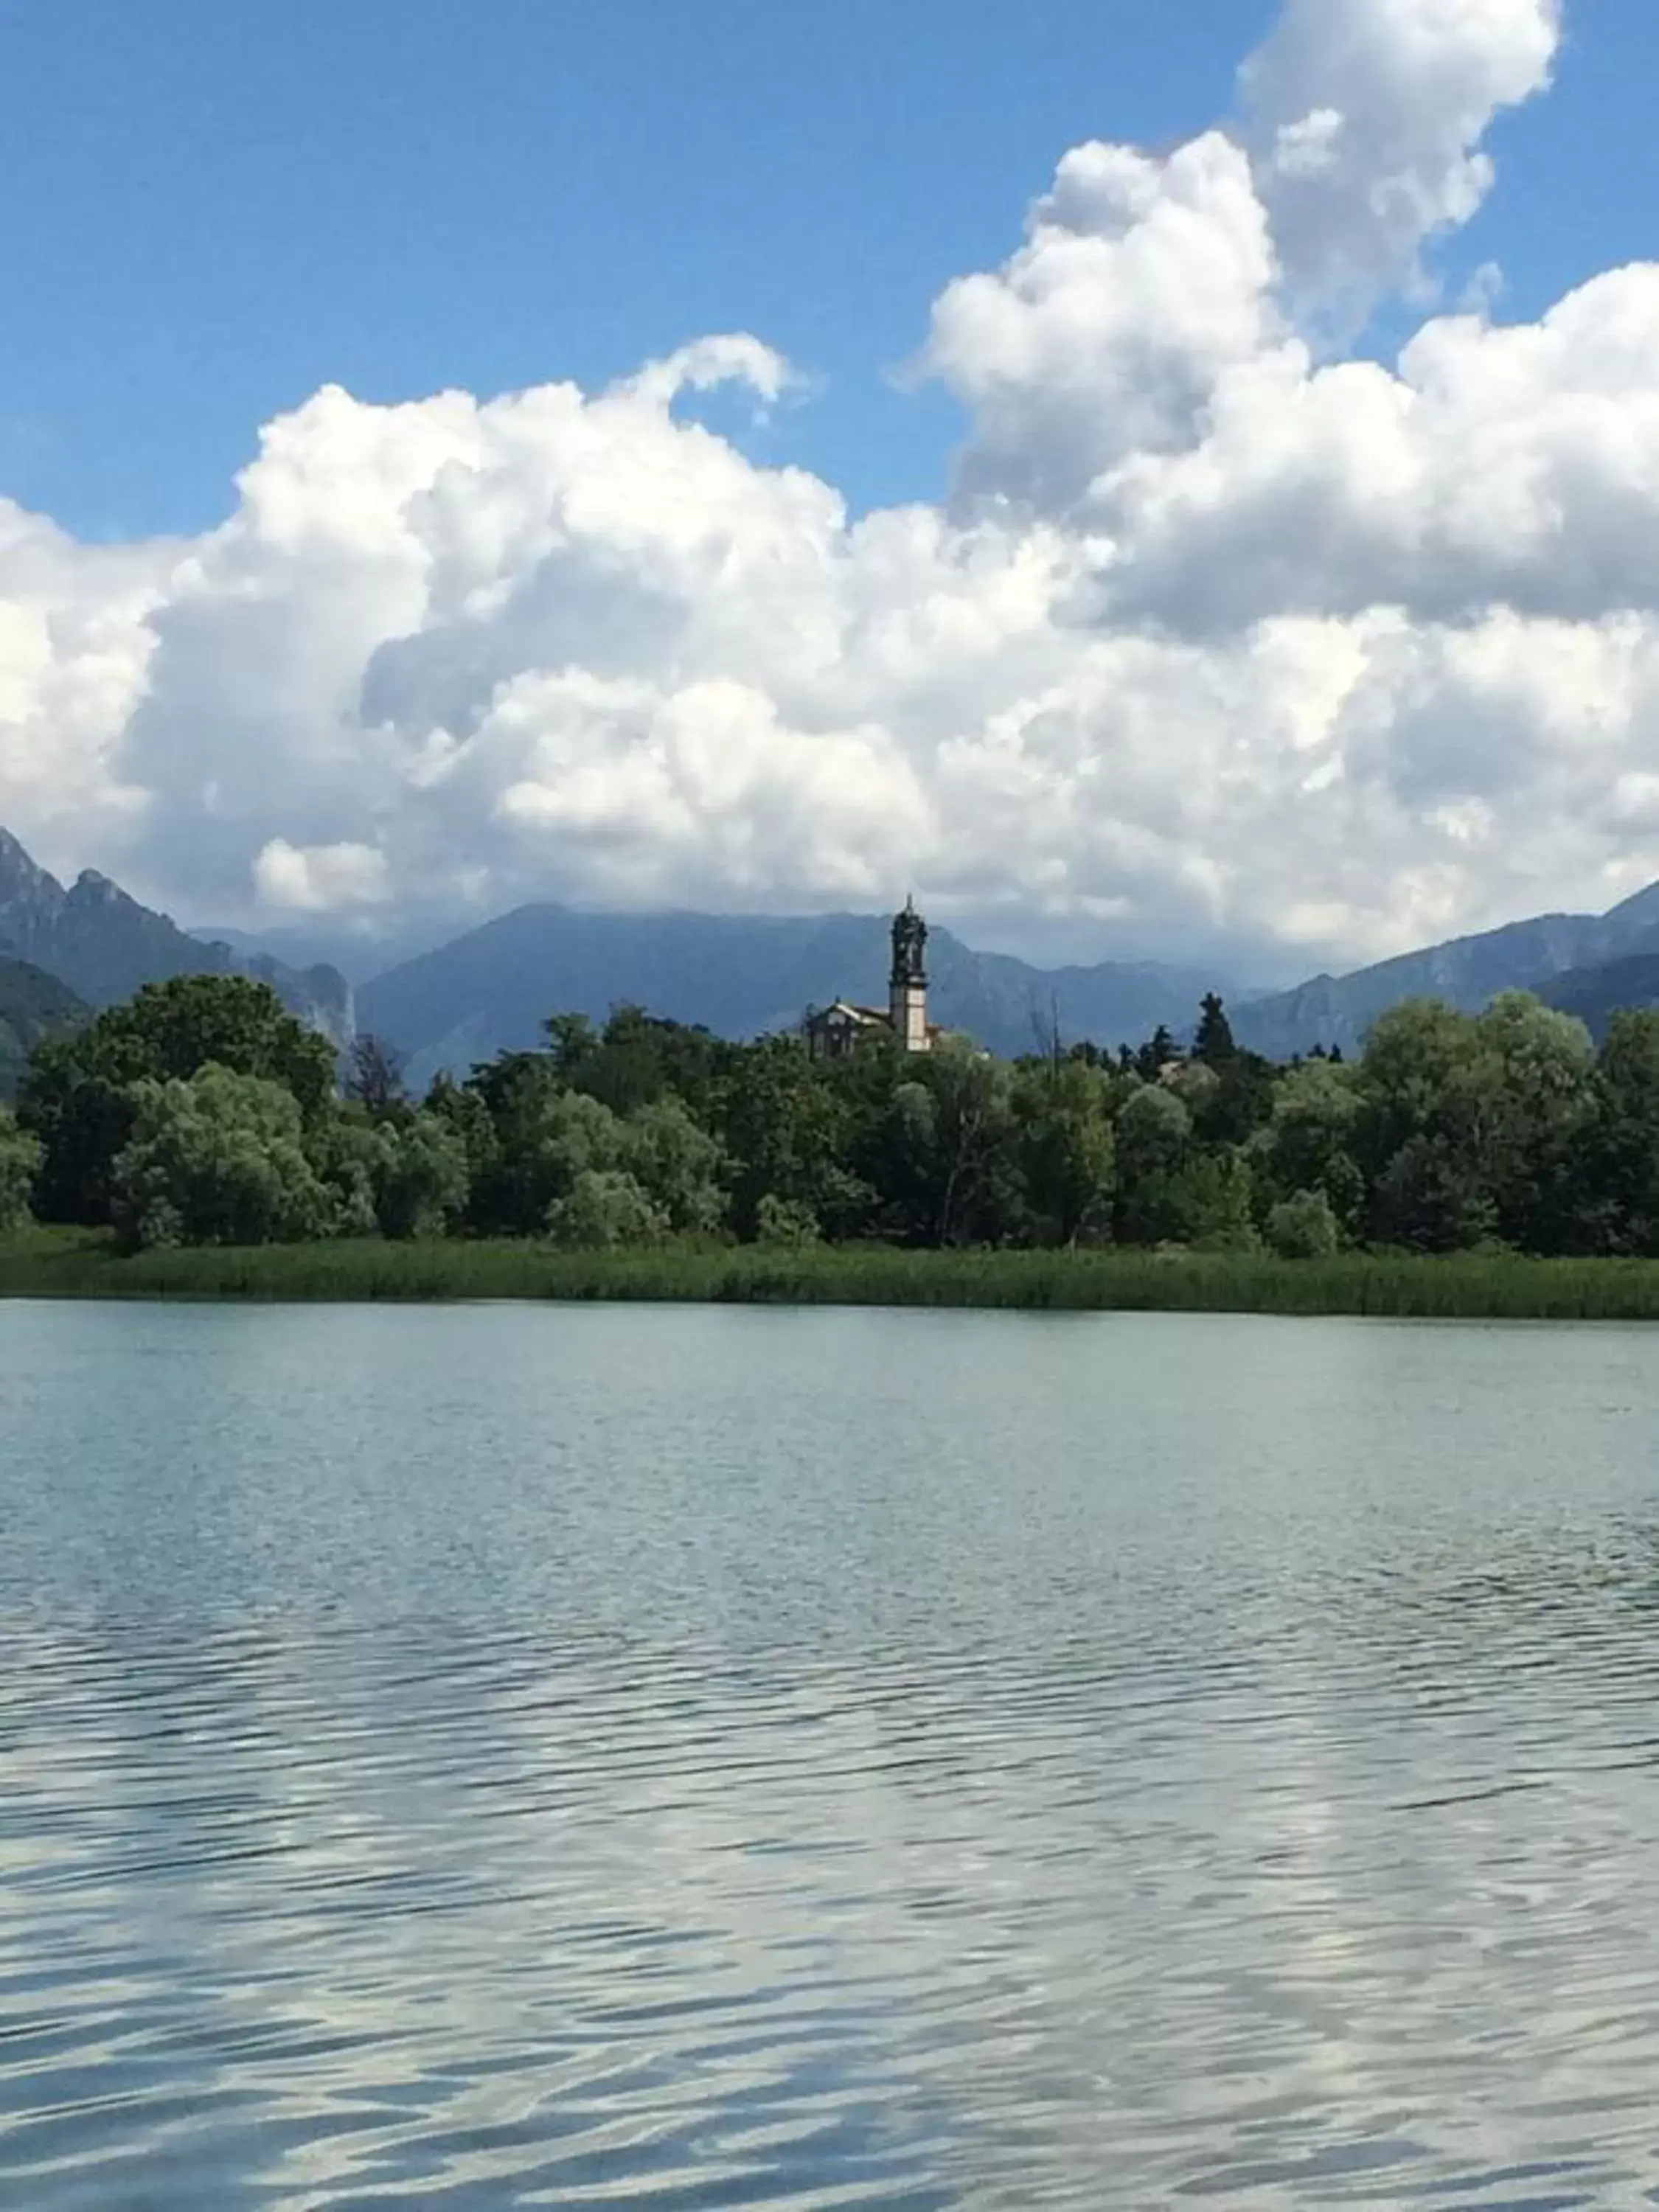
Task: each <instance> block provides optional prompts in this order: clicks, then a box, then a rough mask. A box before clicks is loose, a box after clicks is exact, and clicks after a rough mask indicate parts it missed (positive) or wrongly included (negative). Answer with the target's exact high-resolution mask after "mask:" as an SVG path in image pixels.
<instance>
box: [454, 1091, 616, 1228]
mask: <svg viewBox="0 0 1659 2212" xmlns="http://www.w3.org/2000/svg"><path fill="white" fill-rule="evenodd" d="M468 1087H469V1089H472V1090H474V1091H475V1095H477V1097H481V1098H482V1099H483V1102H484V1103H485V1106H486V1108H487V1109H488V1111H489V1116H490V1121H491V1126H492V1130H493V1138H494V1141H493V1144H492V1145H491V1146H490V1148H489V1155H488V1158H486V1159H485V1161H484V1163H483V1165H482V1166H481V1167H480V1168H479V1169H478V1170H476V1171H475V1174H474V1178H473V1184H472V1189H473V1200H474V1202H473V1208H472V1212H473V1218H474V1221H475V1223H476V1225H477V1227H479V1228H481V1229H483V1230H486V1231H490V1232H493V1233H495V1234H496V1235H501V1236H508V1237H533V1236H537V1235H539V1234H540V1233H541V1231H542V1230H543V1227H544V1224H545V1223H546V1220H547V1212H548V1208H549V1206H552V1205H553V1204H554V1203H555V1202H556V1200H559V1199H562V1198H564V1197H566V1196H568V1194H569V1192H570V1189H571V1187H572V1185H573V1184H574V1182H575V1179H576V1177H577V1176H579V1175H580V1174H582V1173H583V1172H584V1171H585V1170H587V1169H590V1168H591V1169H593V1170H596V1171H605V1170H610V1169H615V1168H620V1166H621V1164H622V1158H621V1155H622V1146H623V1125H622V1123H621V1121H619V1120H618V1119H617V1115H615V1114H613V1113H612V1112H611V1109H610V1108H609V1107H608V1106H606V1105H605V1104H603V1103H601V1102H600V1101H599V1099H597V1098H593V1097H589V1096H588V1094H587V1093H586V1091H571V1090H568V1089H566V1088H565V1087H564V1085H562V1082H561V1080H560V1078H559V1076H558V1073H557V1072H556V1069H555V1067H554V1066H553V1063H552V1060H551V1057H550V1055H549V1054H546V1053H514V1054H507V1055H504V1056H503V1058H502V1059H501V1060H495V1061H493V1062H491V1064H490V1065H489V1066H488V1067H485V1068H481V1069H479V1070H477V1073H475V1075H474V1076H473V1078H472V1082H471V1085H469V1086H468Z"/></svg>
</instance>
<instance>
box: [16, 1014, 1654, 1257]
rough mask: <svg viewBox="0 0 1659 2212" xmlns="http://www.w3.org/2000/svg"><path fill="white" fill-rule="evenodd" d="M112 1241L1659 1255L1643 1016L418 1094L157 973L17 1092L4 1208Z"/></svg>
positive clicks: (938, 1055) (885, 1054)
mask: <svg viewBox="0 0 1659 2212" xmlns="http://www.w3.org/2000/svg"><path fill="white" fill-rule="evenodd" d="M31 1216H33V1218H38V1219H40V1220H42V1221H46V1222H64V1223H77V1224H82V1225H88V1226H93V1227H99V1228H105V1229H109V1230H112V1231H114V1233H115V1234H116V1236H117V1237H118V1239H119V1241H120V1243H122V1245H123V1246H124V1247H125V1248H126V1249H132V1250H138V1249H145V1248H149V1247H155V1246H159V1245H169V1244H261V1243H283V1242H296V1241H302V1240H307V1239H312V1238H324V1237H365V1236H380V1237H545V1238H550V1239H552V1240H554V1241H556V1242H557V1243H562V1244H565V1245H568V1246H573V1247H580V1248H584V1249H598V1248H605V1247H611V1246H623V1245H643V1244H651V1243H661V1242H664V1241H666V1240H669V1239H673V1238H694V1239H701V1240H717V1239H734V1240H737V1241H739V1242H743V1243H774V1244H792V1245H803V1244H810V1243H816V1242H817V1241H820V1240H823V1241H829V1242H835V1243H845V1242H852V1241H857V1240H880V1241H884V1242H888V1243H900V1244H905V1245H909V1246H915V1247H933V1248H946V1247H964V1246H977V1247H996V1246H1049V1247H1066V1246H1079V1245H1108V1244H1121V1245H1130V1246H1142V1247H1146V1246H1177V1247H1178V1246H1185V1247H1189V1248H1195V1249H1206V1250H1228V1249H1234V1250H1260V1249H1269V1250H1272V1251H1275V1252H1278V1253H1279V1254H1282V1255H1285V1256H1287V1257H1297V1256H1305V1257H1316V1256H1322V1255H1327V1254H1329V1253H1332V1252H1334V1251H1337V1250H1339V1249H1343V1248H1346V1247H1357V1248H1372V1249H1376V1248H1383V1249H1412V1250H1417V1251H1422V1252H1450V1251H1457V1250H1468V1249H1512V1250H1516V1251H1524V1252H1531V1253H1541V1254H1573V1255H1659V1013H1655V1012H1625V1013H1620V1014H1619V1015H1617V1016H1615V1018H1614V1019H1613V1023H1612V1025H1611V1027H1610V1030H1609V1031H1608V1035H1607V1041H1606V1042H1605V1044H1604V1045H1603V1047H1602V1048H1601V1050H1600V1052H1599V1053H1598V1052H1597V1050H1596V1049H1595V1047H1594V1046H1593V1044H1592V1042H1591V1040H1590V1037H1589V1033H1588V1031H1587V1030H1585V1029H1584V1028H1583V1025H1582V1024H1580V1023H1578V1022H1577V1021H1576V1020H1574V1019H1572V1018H1570V1017H1568V1016H1566V1015H1564V1014H1561V1013H1559V1012H1554V1011H1553V1010H1552V1009H1550V1008H1548V1007H1547V1006H1543V1005H1541V1003H1540V1002H1539V1001H1538V1000H1535V999H1533V998H1531V997H1529V996H1528V995H1527V994H1523V993H1519V992H1512V993H1507V994H1504V995H1503V996H1502V997H1500V998H1498V999H1497V1000H1494V1001H1493V1003H1492V1006H1489V1007H1488V1008H1487V1009H1486V1012H1483V1013H1480V1014H1477V1015H1473V1016H1470V1015H1464V1014H1460V1013H1457V1012H1454V1011H1453V1010H1452V1009H1451V1008H1449V1007H1448V1006H1443V1005H1442V1004H1440V1003H1438V1002H1437V1001H1433V1000H1415V1001H1412V1002H1410V1003H1408V1004H1406V1005H1403V1006H1396V1007H1395V1008H1394V1009H1393V1010H1392V1011H1391V1012H1388V1013H1386V1014H1384V1015H1383V1017H1382V1018H1380V1019H1379V1020H1378V1022H1377V1023H1376V1027H1375V1028H1374V1030H1372V1032H1371V1034H1370V1037H1369V1039H1368V1040H1367V1042H1366V1045H1365V1048H1364V1052H1363V1054H1360V1055H1359V1056H1358V1058H1357V1059H1355V1060H1352V1061H1344V1060H1341V1059H1340V1056H1338V1055H1337V1054H1330V1055H1325V1054H1315V1055H1314V1056H1313V1057H1311V1058H1310V1059H1308V1060H1303V1061H1300V1062H1297V1063H1294V1064H1292V1065H1291V1066H1275V1065H1273V1064H1272V1063H1270V1062H1268V1061H1267V1060H1262V1059H1261V1058H1259V1057H1258V1056H1257V1055H1255V1054H1252V1053H1249V1052H1247V1051H1244V1050H1243V1049H1242V1048H1239V1047H1238V1046H1237V1044H1236V1042H1234V1039H1233V1036H1232V1034H1231V1029H1230V1027H1229V1025H1228V1021H1227V1017H1226V1012H1225V1007H1224V1006H1223V1005H1222V1003H1221V1001H1220V1000H1219V999H1218V998H1215V997H1213V996H1212V997H1210V998H1208V999H1206V1000H1205V1001H1204V1004H1203V1007H1202V1010H1201V1018H1200V1021H1199V1023H1198V1025H1197V1028H1196V1030H1195V1032H1194V1036H1193V1040H1192V1042H1191V1043H1190V1044H1189V1045H1183V1044H1182V1043H1181V1042H1178V1041H1177V1040H1176V1038H1175V1037H1174V1036H1171V1035H1170V1032H1169V1031H1168V1030H1159V1031H1158V1033H1157V1035H1156V1036H1153V1037H1152V1038H1150V1039H1148V1040H1147V1041H1146V1043H1145V1044H1143V1045H1141V1046H1140V1047H1139V1048H1121V1049H1120V1050H1118V1051H1116V1052H1112V1053H1108V1052H1104V1051H1102V1050H1101V1049H1099V1048H1097V1047H1095V1046H1093V1045H1090V1044H1076V1045H1072V1046H1067V1045H1066V1043H1065V1042H1063V1041H1062V1040H1061V1039H1060V1037H1059V1036H1058V1035H1050V1036H1047V1037H1045V1038H1043V1039H1042V1042H1041V1043H1040V1045H1038V1046H1037V1047H1036V1048H1034V1049H1033V1050H1032V1052H1030V1054H1027V1055H1025V1056H1024V1057H1023V1058H1019V1059H1016V1060H999V1059H995V1058H993V1057H992V1056H991V1055H989V1054H986V1053H983V1052H981V1051H979V1050H977V1049H976V1048H975V1047H974V1046H973V1045H972V1044H971V1042H969V1041H968V1040H966V1039H947V1040H945V1042H943V1043H942V1044H941V1045H940V1047H939V1049H937V1050H936V1051H934V1052H933V1053H930V1054H927V1055H926V1056H921V1057H915V1058H911V1057H907V1056H905V1055H903V1054H901V1053H899V1052H898V1051H896V1049H895V1048H893V1047H892V1046H891V1045H890V1043H888V1042H872V1043H871V1044H868V1045H866V1046H864V1047H862V1048H860V1049H859V1050H857V1051H855V1052H854V1053H853V1054H850V1055H848V1057H846V1058H842V1059H829V1060H819V1059H815V1058H813V1057H812V1056H811V1054H810V1053H809V1051H808V1049H807V1047H806V1045H805V1042H804V1041H803V1040H802V1039H801V1038H799V1037H798V1036H788V1035H785V1036H766V1037H762V1038H760V1039H759V1040H757V1041H756V1042H748V1043H733V1042H729V1041H726V1040H724V1039H721V1038H719V1037H716V1036H712V1035H711V1034H709V1033H708V1031H707V1030H701V1029H696V1028H691V1027H688V1026H687V1025H685V1024H681V1023H678V1022H673V1021H668V1020H665V1019H662V1018H658V1017H656V1016H653V1015H652V1014H649V1013H647V1012H644V1011H643V1010H641V1008H638V1007H634V1006H624V1007H621V1008H618V1009H617V1011H616V1012H614V1013H613V1014H612V1015H611V1018H610V1019H609V1020H608V1021H606V1022H605V1023H604V1024H595V1023H593V1022H592V1021H590V1020H589V1019H587V1018H586V1017H584V1016H582V1015H580V1014H557V1015H555V1016H553V1017H552V1018H550V1020H549V1021H548V1022H547V1024H545V1030H544V1043H543V1044H542V1045H541V1046H540V1047H538V1048H537V1049H535V1050H533V1051H521V1052H504V1053H501V1054H498V1055H497V1056H496V1057H495V1059H494V1060H489V1061H488V1062H486V1063H484V1064H483V1065H481V1066H477V1067H475V1068H474V1069H473V1071H472V1073H471V1075H470V1076H468V1077H467V1078H466V1079H465V1081H456V1080H454V1079H451V1078H449V1077H447V1076H441V1077H440V1078H439V1079H437V1080H436V1081H435V1083H434V1084H432V1085H431V1086H430V1087H429V1088H428V1090H427V1091H426V1092H425V1094H424V1095H423V1096H422V1097H414V1096H412V1095H411V1094H410V1091H409V1090H408V1088H407V1087H406V1085H405V1084H404V1080H403V1078H402V1073H401V1070H400V1068H399V1066H398V1061H397V1059H396V1056H395V1055H394V1054H392V1053H390V1052H389V1051H387V1050H386V1048H384V1047H383V1046H381V1045H380V1044H379V1043H377V1042H376V1041H375V1040H374V1039H373V1038H365V1039H362V1040H360V1042H359V1043H358V1044H357V1046H356V1048H354V1051H353V1053H352V1054H351V1055H350V1057H349V1064H348V1065H347V1066H346V1068H345V1070H344V1072H343V1076H342V1071H341V1069H340V1067H339V1066H338V1064H337V1060H336V1055H335V1053H334V1050H333V1048H332V1047H331V1045H330V1044H329V1043H328V1042H327V1041H326V1040H325V1039H324V1038H322V1037H320V1036H317V1035H315V1034H314V1033H313V1032H312V1031H310V1030H307V1029H306V1028H304V1027H303V1026H302V1025H301V1024H300V1023H299V1022H298V1021H296V1020H295V1018H293V1017H292V1016H291V1015H289V1013H288V1012H286V1010H285V1009H284V1008H283V1006H282V1003H281V1001H280V1000H278V999H277V998H276V994H275V993H274V992H273V991H271V990H270V988H269V987H268V986H266V985H264V984H260V983H256V982H253V981H249V980H248V979H246V978H243V977H238V976H210V975H198V976H188V977H183V978H179V979H176V980H174V981H170V982H167V983H161V984H155V985H150V986H148V987H146V988H145V989H143V990H142V991H141V992H139V993H138V994H137V997H136V998H134V999H132V1000H130V1001H128V1002H127V1003H126V1004H125V1005H123V1006H115V1007H112V1008H111V1009H109V1010H108V1011H107V1012H104V1013H102V1014H100V1016H98V1018H96V1019H95V1020H94V1021H92V1022H91V1023H89V1024H87V1025H86V1026H85V1027H83V1028H82V1029H81V1030H77V1031H76V1032H74V1033H72V1034H70V1035H67V1036H57V1037H53V1038H52V1039H50V1040H49V1041H47V1042H45V1043H44V1044H42V1045H40V1046H39V1047H38V1048H36V1050H35V1052H34V1053H33V1056H32V1058H31V1060H30V1061H29V1064H28V1066H27V1072H26V1073H25V1076H24V1079H23V1081H22V1084H21V1090H20V1092H19V1096H18V1100H17V1105H16V1109H15V1112H14V1113H3V1112H0V1226H5V1227H8V1228H15V1227H17V1226H18V1225H21V1223H23V1222H25V1221H26V1220H27V1219H28V1218H30V1217H31Z"/></svg>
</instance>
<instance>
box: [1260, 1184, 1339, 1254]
mask: <svg viewBox="0 0 1659 2212" xmlns="http://www.w3.org/2000/svg"><path fill="white" fill-rule="evenodd" d="M1341 1241H1342V1234H1341V1231H1340V1228H1339V1227H1338V1225H1337V1218H1336V1216H1335V1214H1334V1213H1333V1212H1332V1211H1331V1202H1330V1200H1329V1199H1328V1198H1327V1197H1326V1195H1325V1194H1324V1192H1323V1191H1322V1190H1299V1191H1297V1193H1296V1194H1295V1196H1294V1197H1293V1198H1286V1199H1283V1200H1280V1202H1279V1205H1277V1206H1274V1207H1273V1211H1272V1212H1270V1213H1269V1214H1268V1216H1267V1243H1268V1244H1269V1245H1270V1246H1271V1248H1272V1249H1273V1251H1275V1252H1276V1253H1277V1254H1278V1255H1279V1258H1280V1259H1281V1260H1328V1259H1330V1258H1331V1257H1332V1256H1333V1255H1334V1253H1335V1251H1336V1249H1337V1248H1338V1246H1339V1245H1340V1243H1341Z"/></svg>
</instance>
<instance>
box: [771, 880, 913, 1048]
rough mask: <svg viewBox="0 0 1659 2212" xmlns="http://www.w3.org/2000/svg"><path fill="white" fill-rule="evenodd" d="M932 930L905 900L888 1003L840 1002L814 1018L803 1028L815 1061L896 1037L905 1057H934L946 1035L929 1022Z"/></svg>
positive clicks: (897, 921)
mask: <svg viewBox="0 0 1659 2212" xmlns="http://www.w3.org/2000/svg"><path fill="white" fill-rule="evenodd" d="M802 1027H803V1029H804V1030H805V1036H806V1042H807V1045H808V1048H809V1049H810V1050H811V1054H812V1056H813V1058H814V1059H815V1060H818V1059H822V1060H836V1059H839V1058H841V1057H842V1055H843V1054H847V1053H849V1052H852V1051H854V1050H855V1049H856V1048H857V1047H858V1046H859V1045H860V1043H861V1042H865V1041H866V1040H868V1039H873V1038H877V1037H892V1038H896V1040H897V1042H898V1045H899V1048H900V1049H901V1050H902V1051H903V1052H931V1051H932V1050H933V1045H934V1042H935V1041H936V1040H937V1039H938V1038H939V1036H940V1035H941V1034H942V1032H941V1030H939V1026H938V1024H934V1023H932V1022H930V1021H929V1020H928V1018H927V923H926V922H925V921H923V920H922V918H921V915H919V914H918V913H917V912H916V908H915V900H914V899H906V901H905V902H904V907H903V910H902V912H901V913H899V914H896V915H894V916H893V967H892V972H891V974H890V975H889V977H888V979H887V1004H886V1006H884V1007H882V1006H855V1005H854V1002H853V1001H852V1000H850V999H837V1000H836V1001H835V1003H834V1005H833V1006H825V1007H824V1008H823V1012H815V1013H809V1014H808V1015H807V1017H806V1019H805V1023H804V1024H802Z"/></svg>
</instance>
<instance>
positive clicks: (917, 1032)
mask: <svg viewBox="0 0 1659 2212" xmlns="http://www.w3.org/2000/svg"><path fill="white" fill-rule="evenodd" d="M887 1009H888V1018H889V1019H890V1022H891V1023H892V1025H893V1035H894V1037H895V1038H896V1040H897V1042H898V1046H899V1049H900V1050H901V1051H902V1052H926V1051H927V1049H928V1047H929V1045H930V1044H931V1042H932V1039H931V1038H930V1037H929V1036H928V1034H927V923H926V922H925V921H923V920H922V918H921V915H919V914H918V913H917V912H916V902H915V898H914V897H911V898H907V899H906V900H905V902H904V906H903V908H902V911H901V912H900V913H898V914H896V915H894V916H893V972H892V974H891V975H890V977H889V978H888V983H887Z"/></svg>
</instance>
